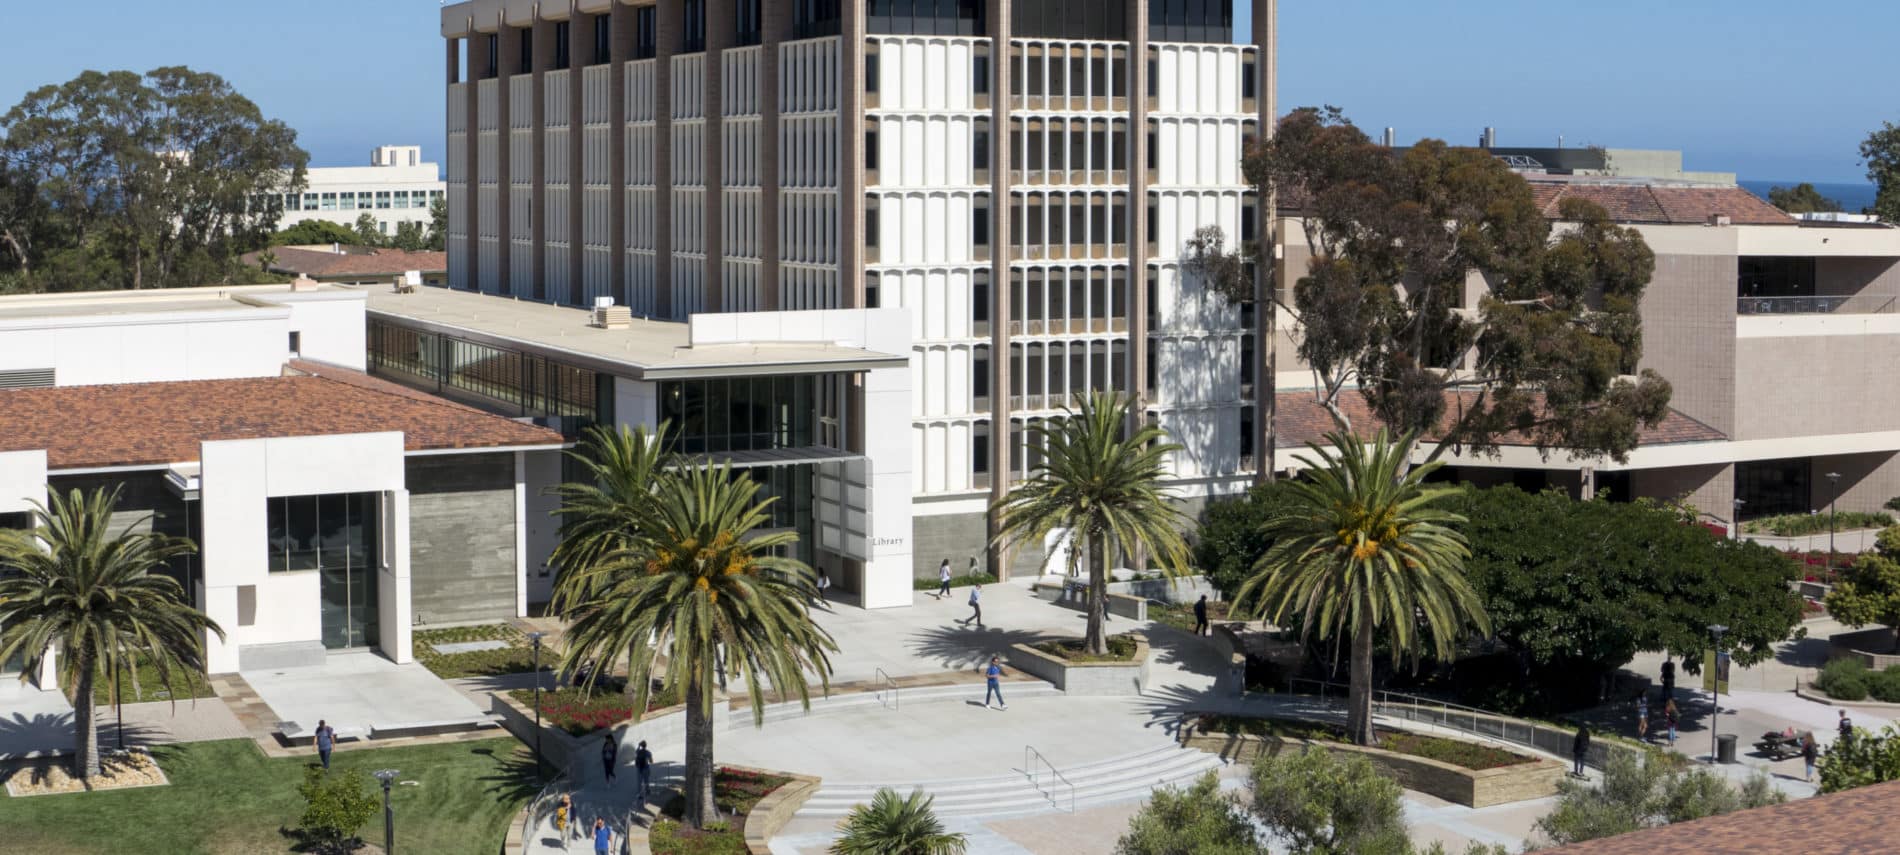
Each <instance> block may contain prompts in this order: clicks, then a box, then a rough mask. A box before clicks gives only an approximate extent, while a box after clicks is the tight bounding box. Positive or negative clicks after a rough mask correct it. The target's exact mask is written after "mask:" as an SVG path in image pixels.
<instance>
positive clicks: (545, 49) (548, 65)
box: [516, 17, 554, 300]
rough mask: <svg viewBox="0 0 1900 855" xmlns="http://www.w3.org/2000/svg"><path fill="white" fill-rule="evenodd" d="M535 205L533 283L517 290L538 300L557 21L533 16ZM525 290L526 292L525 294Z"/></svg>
mask: <svg viewBox="0 0 1900 855" xmlns="http://www.w3.org/2000/svg"><path fill="white" fill-rule="evenodd" d="M533 26H534V31H533V33H532V38H533V39H534V84H533V86H534V99H533V100H534V165H533V169H534V188H533V191H532V192H533V193H534V203H533V204H534V208H533V210H532V212H531V213H530V214H529V215H528V219H529V222H528V234H529V240H531V241H533V246H534V261H533V263H532V265H531V266H530V268H529V275H530V276H532V277H533V278H534V281H533V282H530V283H528V284H527V286H526V287H525V288H519V289H518V290H517V291H516V293H517V294H522V295H523V296H528V297H532V298H534V299H536V300H546V299H547V298H548V280H547V268H548V231H547V229H548V160H547V157H548V133H547V127H548V122H547V115H548V113H547V109H548V104H547V98H548V96H547V72H548V70H549V69H552V68H553V67H554V22H553V21H549V20H546V19H544V18H540V17H536V18H535V19H534V24H533ZM524 291H525V294H524V293H523V292H524Z"/></svg>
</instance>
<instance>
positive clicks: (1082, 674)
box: [1008, 633, 1148, 696]
mask: <svg viewBox="0 0 1900 855" xmlns="http://www.w3.org/2000/svg"><path fill="white" fill-rule="evenodd" d="M1129 637H1130V638H1132V639H1134V641H1135V658H1134V659H1132V660H1130V661H1127V662H1071V661H1069V660H1067V659H1064V658H1062V657H1060V656H1052V655H1050V654H1047V653H1044V652H1042V651H1040V650H1037V649H1036V648H1034V647H1031V646H1029V645H1027V644H1014V645H1010V648H1009V651H1008V652H1009V666H1010V667H1011V668H1015V669H1016V670H1018V671H1022V672H1023V673H1026V674H1030V675H1033V676H1036V677H1040V678H1042V679H1043V680H1046V681H1048V682H1049V683H1050V684H1052V685H1054V686H1055V687H1056V688H1058V689H1061V690H1062V691H1063V693H1065V694H1070V695H1101V696H1127V695H1139V694H1141V690H1142V688H1143V687H1145V686H1147V685H1148V638H1147V636H1144V635H1142V634H1141V633H1129Z"/></svg>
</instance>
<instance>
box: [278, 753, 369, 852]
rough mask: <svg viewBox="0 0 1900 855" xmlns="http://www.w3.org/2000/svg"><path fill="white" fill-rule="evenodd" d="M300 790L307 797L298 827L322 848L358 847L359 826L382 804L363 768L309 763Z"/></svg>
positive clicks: (325, 850)
mask: <svg viewBox="0 0 1900 855" xmlns="http://www.w3.org/2000/svg"><path fill="white" fill-rule="evenodd" d="M297 794H298V795H301V796H303V801H304V806H303V813H302V814H301V815H299V816H298V817H297V830H298V831H299V832H301V833H302V834H303V836H304V838H305V839H306V840H308V841H309V842H310V843H311V844H312V845H313V846H315V847H316V849H317V851H319V852H330V853H339V855H343V853H349V852H352V851H355V849H356V846H355V842H356V832H357V830H358V829H360V828H362V827H363V824H364V823H366V822H369V821H370V819H371V818H373V817H375V816H376V811H377V809H378V808H379V807H381V805H380V804H378V802H377V800H376V793H375V790H374V789H373V788H371V787H370V786H369V776H368V775H365V774H363V770H361V769H348V770H345V771H342V772H338V773H335V774H331V773H330V772H329V771H328V770H326V769H324V768H323V767H321V766H306V767H304V770H303V783H300V784H298V785H297Z"/></svg>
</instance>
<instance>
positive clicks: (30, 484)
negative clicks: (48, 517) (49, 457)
mask: <svg viewBox="0 0 1900 855" xmlns="http://www.w3.org/2000/svg"><path fill="white" fill-rule="evenodd" d="M45 501H46V452H45V451H43V450H38V449H35V450H32V451H0V514H17V513H21V512H24V511H30V510H32V509H33V503H34V502H45Z"/></svg>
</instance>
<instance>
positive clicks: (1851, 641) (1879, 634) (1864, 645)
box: [1827, 627, 1900, 671]
mask: <svg viewBox="0 0 1900 855" xmlns="http://www.w3.org/2000/svg"><path fill="white" fill-rule="evenodd" d="M1827 658H1828V660H1829V661H1833V660H1835V659H1859V660H1860V663H1861V664H1862V665H1865V666H1867V670H1869V671H1885V670H1887V667H1888V666H1890V665H1900V652H1895V651H1894V631H1893V630H1891V629H1888V628H1886V627H1874V628H1873V629H1863V630H1858V631H1856V632H1837V633H1835V634H1833V635H1830V636H1828V637H1827Z"/></svg>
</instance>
